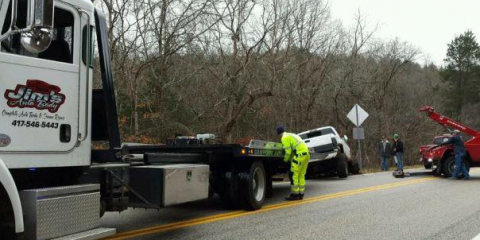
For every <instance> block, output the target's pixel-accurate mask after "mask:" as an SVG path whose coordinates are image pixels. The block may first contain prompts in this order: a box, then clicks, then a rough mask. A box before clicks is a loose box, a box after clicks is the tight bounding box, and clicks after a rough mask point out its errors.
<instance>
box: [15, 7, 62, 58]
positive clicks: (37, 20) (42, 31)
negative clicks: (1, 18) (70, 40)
mask: <svg viewBox="0 0 480 240" xmlns="http://www.w3.org/2000/svg"><path fill="white" fill-rule="evenodd" d="M14 1H15V0H14ZM54 8H55V6H54V4H53V0H28V9H27V13H28V15H27V28H26V31H22V37H21V42H22V46H23V47H24V48H25V49H26V50H27V51H29V52H31V53H41V52H43V51H45V50H46V49H47V48H48V47H49V46H50V43H51V42H52V36H53V12H54Z"/></svg>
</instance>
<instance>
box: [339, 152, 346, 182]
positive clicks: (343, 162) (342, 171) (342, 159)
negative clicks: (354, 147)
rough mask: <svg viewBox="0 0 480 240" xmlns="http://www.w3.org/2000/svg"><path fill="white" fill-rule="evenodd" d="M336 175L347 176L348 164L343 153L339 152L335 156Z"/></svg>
mask: <svg viewBox="0 0 480 240" xmlns="http://www.w3.org/2000/svg"><path fill="white" fill-rule="evenodd" d="M337 175H338V177H339V178H346V177H348V164H347V158H346V157H345V154H344V153H340V154H339V155H338V157H337Z"/></svg>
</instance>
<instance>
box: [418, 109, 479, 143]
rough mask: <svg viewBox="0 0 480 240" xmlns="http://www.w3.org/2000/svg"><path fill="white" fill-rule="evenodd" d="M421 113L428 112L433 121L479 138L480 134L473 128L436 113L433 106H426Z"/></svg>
mask: <svg viewBox="0 0 480 240" xmlns="http://www.w3.org/2000/svg"><path fill="white" fill-rule="evenodd" d="M419 111H420V112H426V113H427V116H428V117H429V118H431V119H432V120H433V121H435V122H437V123H439V124H440V125H442V126H444V127H446V128H448V129H450V128H453V129H457V130H459V131H461V132H463V133H465V134H467V135H470V136H479V135H480V132H479V131H477V130H475V129H473V128H471V127H468V126H466V125H464V124H461V123H459V122H457V121H455V120H453V119H451V118H449V117H446V116H444V115H442V114H440V113H438V112H435V109H434V108H433V107H431V106H424V107H422V108H420V110H419Z"/></svg>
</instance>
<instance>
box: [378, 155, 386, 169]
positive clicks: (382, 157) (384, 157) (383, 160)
mask: <svg viewBox="0 0 480 240" xmlns="http://www.w3.org/2000/svg"><path fill="white" fill-rule="evenodd" d="M380 161H381V167H382V171H387V170H388V162H387V161H388V157H387V156H380Z"/></svg>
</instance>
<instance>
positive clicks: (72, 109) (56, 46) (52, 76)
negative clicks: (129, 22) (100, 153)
mask: <svg viewBox="0 0 480 240" xmlns="http://www.w3.org/2000/svg"><path fill="white" fill-rule="evenodd" d="M102 21H103V24H105V22H104V20H103V18H102V16H101V15H99V14H98V13H97V14H96V12H95V8H94V6H93V3H92V2H91V1H88V0H55V1H54V0H3V1H0V31H1V32H0V43H1V48H0V49H1V50H0V73H1V74H0V93H1V94H0V239H14V238H15V237H16V236H18V234H21V233H24V236H25V237H26V238H27V239H51V238H56V237H64V236H68V235H71V234H77V237H79V236H80V235H83V236H91V237H92V239H97V238H100V237H105V236H107V235H110V234H112V233H114V230H112V229H98V228H97V227H98V225H99V216H100V213H99V211H100V206H99V204H100V203H99V189H100V186H99V185H98V184H83V185H78V183H79V178H80V177H81V176H82V174H83V173H84V171H85V170H86V169H88V167H89V166H90V165H91V154H92V152H91V143H92V135H95V134H93V133H92V126H91V117H92V107H91V106H92V94H91V93H92V73H93V72H92V67H91V66H92V57H93V54H92V52H93V40H94V34H95V32H94V29H96V28H95V26H96V22H102ZM99 33H100V31H97V35H98V34H99ZM98 38H99V39H100V40H101V39H102V38H105V36H103V37H102V36H101V35H99V36H98ZM100 45H101V44H100ZM103 47H104V46H103ZM100 54H101V55H102V52H100ZM104 54H105V53H104ZM106 54H108V53H106ZM113 146H115V144H114V145H113ZM60 186H67V187H60ZM67 198H68V199H69V200H68V201H66V200H65V199H67ZM52 206H57V207H56V208H54V210H53V211H51V212H50V213H48V214H46V215H45V214H43V215H42V210H45V209H48V208H51V207H52ZM81 213H84V215H83V218H81V219H79V218H78V216H79V215H81ZM43 217H44V218H46V219H50V220H48V221H43V222H42V221H40V218H43ZM51 221H57V223H62V224H52V222H51ZM71 239H74V237H72V238H71Z"/></svg>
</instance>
